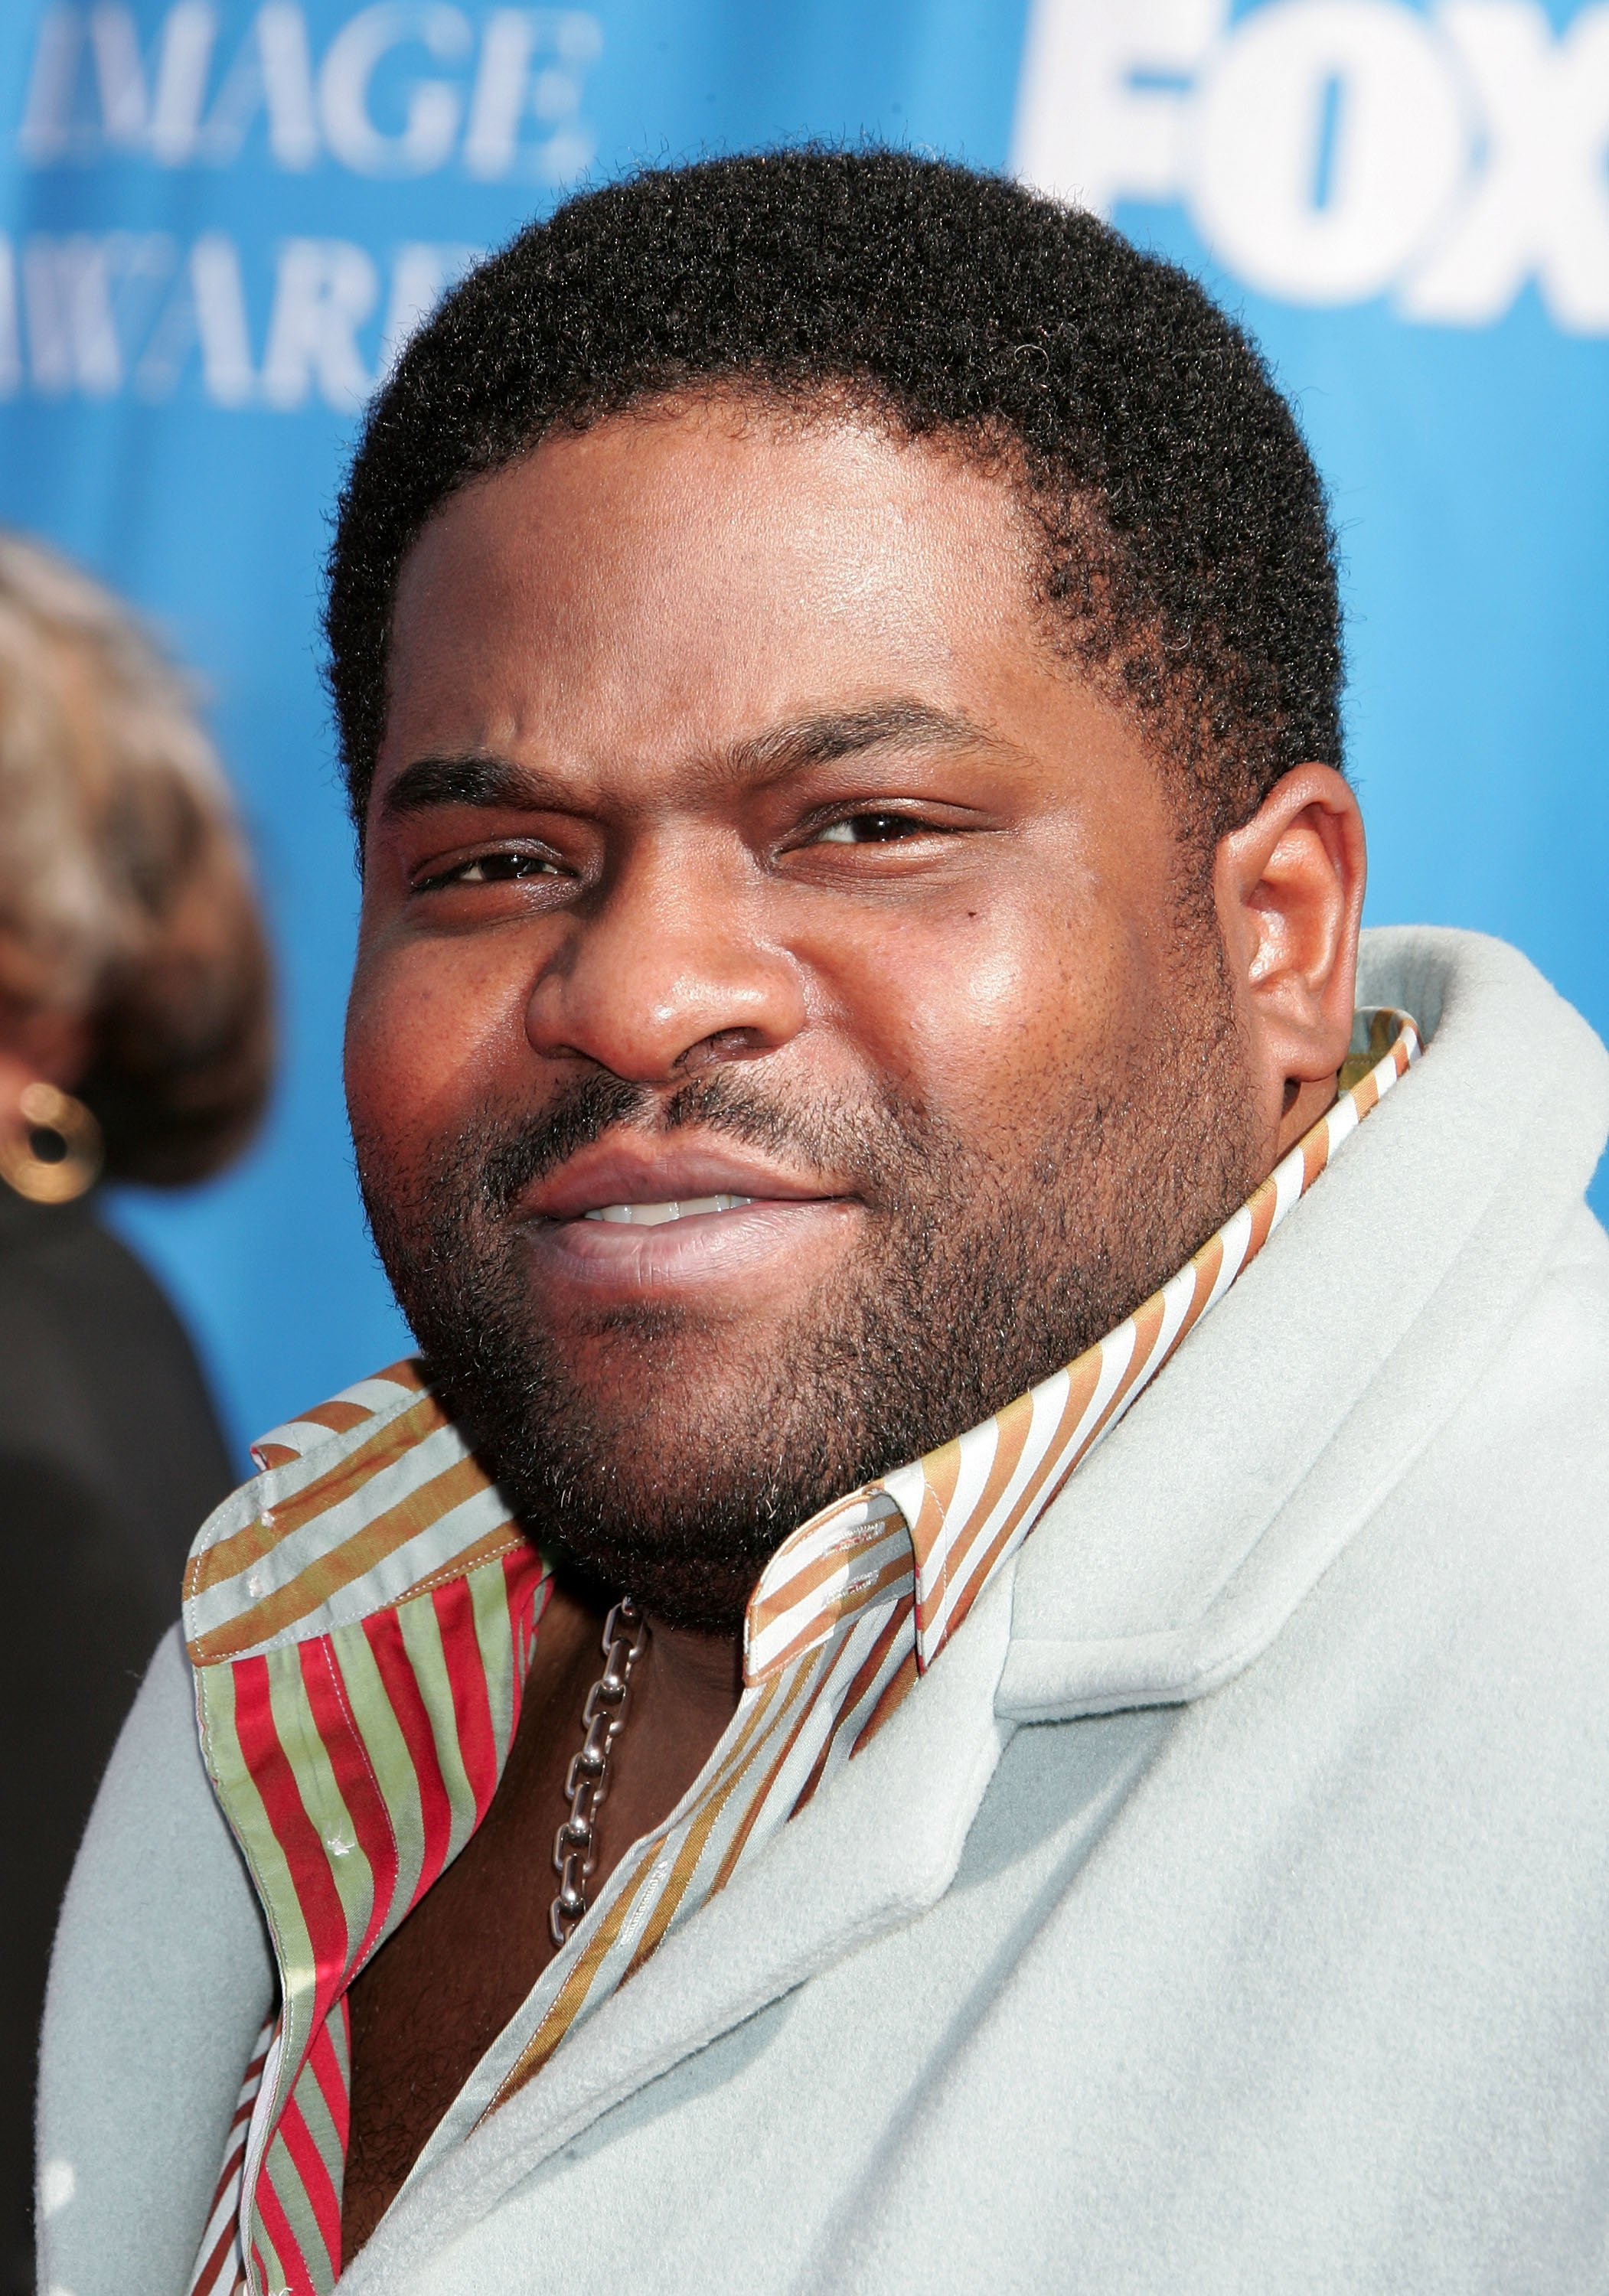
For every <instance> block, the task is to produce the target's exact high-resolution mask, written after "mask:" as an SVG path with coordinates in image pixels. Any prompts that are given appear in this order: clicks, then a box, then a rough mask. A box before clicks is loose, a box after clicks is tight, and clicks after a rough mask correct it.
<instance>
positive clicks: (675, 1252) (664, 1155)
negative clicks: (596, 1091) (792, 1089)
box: [514, 1134, 865, 1308]
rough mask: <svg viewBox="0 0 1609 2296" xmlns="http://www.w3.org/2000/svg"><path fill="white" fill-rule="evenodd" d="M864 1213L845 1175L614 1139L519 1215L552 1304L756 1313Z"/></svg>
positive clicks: (826, 1253) (733, 1152)
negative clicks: (694, 1301) (768, 1294)
mask: <svg viewBox="0 0 1609 2296" xmlns="http://www.w3.org/2000/svg"><path fill="white" fill-rule="evenodd" d="M864 1210H865V1207H864V1206H863V1205H862V1204H861V1202H860V1201H859V1199H858V1197H857V1196H855V1195H852V1194H851V1193H850V1192H849V1191H848V1190H847V1189H846V1188H845V1186H844V1185H843V1183H842V1181H841V1179H839V1178H838V1177H837V1176H836V1175H829V1174H817V1173H814V1172H807V1171H801V1170H800V1169H797V1168H793V1169H789V1168H787V1167H784V1166H782V1165H780V1164H776V1163H773V1162H771V1161H770V1160H768V1159H767V1158H764V1157H759V1156H754V1155H751V1154H749V1153H748V1152H745V1151H743V1150H742V1149H738V1148H735V1147H733V1146H732V1145H731V1144H728V1143H726V1142H722V1141H714V1140H703V1141H699V1140H697V1139H686V1138H678V1139H677V1141H675V1142H674V1143H672V1142H669V1141H665V1140H662V1139H657V1140H656V1139H654V1138H653V1137H651V1136H641V1137H638V1136H634V1135H630V1134H620V1135H616V1136H611V1137H608V1138H605V1139H604V1140H602V1141H599V1142H596V1143H595V1144H594V1145H593V1146H591V1147H589V1148H584V1149H581V1150H579V1151H578V1152H577V1153H576V1154H575V1155H574V1156H572V1157H571V1158H570V1160H568V1162H566V1163H565V1164H564V1165H563V1166H562V1168H561V1169H560V1170H558V1171H557V1172H554V1173H552V1174H550V1175H549V1176H548V1177H546V1179H545V1180H543V1181H542V1182H540V1183H539V1184H538V1185H536V1186H535V1187H533V1188H532V1189H530V1190H529V1191H528V1192H527V1193H526V1195H525V1196H524V1197H523V1198H522V1199H521V1201H520V1202H519V1203H518V1204H517V1205H516V1206H515V1208H514V1217H515V1218H516V1219H517V1220H518V1222H519V1223H520V1226H521V1229H522V1231H523V1234H524V1236H525V1239H526V1242H527V1244H528V1246H529V1250H530V1251H532V1253H533V1254H534V1255H535V1256H536V1258H537V1259H538V1263H539V1265H540V1269H541V1278H542V1283H543V1287H544V1292H545V1295H546V1297H547V1298H549V1299H550V1300H553V1299H554V1298H555V1297H556V1296H558V1295H562V1294H563V1293H565V1292H570V1293H572V1294H574V1295H576V1296H577V1297H578V1299H586V1300H589V1301H591V1302H593V1303H603V1302H606V1301H607V1300H610V1299H614V1300H620V1299H625V1298H629V1299H634V1300H644V1299H651V1298H661V1299H666V1300H670V1299H687V1298H689V1297H691V1296H692V1295H694V1294H699V1293H702V1294H706V1295H708V1296H709V1298H710V1301H711V1303H712V1304H713V1303H714V1301H715V1300H716V1299H717V1297H718V1295H720V1294H722V1293H725V1294H727V1302H726V1304H727V1306H728V1307H731V1306H737V1307H740V1308H751V1307H753V1306H755V1305H757V1304H758V1302H759V1297H760V1295H761V1294H762V1293H763V1292H764V1291H765V1290H766V1289H767V1288H768V1286H769V1285H772V1284H775V1285H776V1286H777V1287H779V1288H781V1289H784V1290H786V1291H788V1292H797V1291H798V1289H799V1288H800V1286H801V1285H804V1284H807V1283H809V1282H810V1281H811V1280H812V1279H813V1277H814V1275H817V1274H818V1273H819V1272H821V1271H822V1270H823V1268H824V1267H825V1265H826V1263H827V1262H828V1261H830V1260H831V1259H835V1258H836V1257H837V1256H838V1254H839V1253H840V1252H841V1251H842V1249H843V1248H844V1246H845V1244H846V1242H847V1241H848V1236H849V1233H850V1227H851V1226H852V1225H853V1223H854V1219H855V1217H856V1215H857V1214H858V1213H860V1212H862V1211H864Z"/></svg>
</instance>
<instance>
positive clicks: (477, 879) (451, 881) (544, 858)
mask: <svg viewBox="0 0 1609 2296" xmlns="http://www.w3.org/2000/svg"><path fill="white" fill-rule="evenodd" d="M562 874H563V872H562V870H561V869H560V867H559V865H558V864H557V862H556V861H554V859H553V858H552V857H551V856H550V855H548V854H546V853H521V852H501V853H475V854H472V855H471V857H470V858H469V859H468V860H467V861H456V862H455V863H454V864H453V865H452V866H451V868H448V869H438V870H435V871H434V872H432V873H431V875H429V876H426V877H421V878H420V879H419V880H418V881H417V883H416V884H415V888H414V890H415V892H418V893H436V892H440V891H441V890H443V889H444V888H445V887H447V886H449V885H511V884H514V883H516V882H517V881H519V880H520V879H521V878H524V877H558V876H562Z"/></svg>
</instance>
